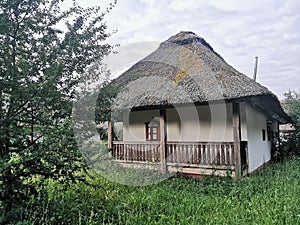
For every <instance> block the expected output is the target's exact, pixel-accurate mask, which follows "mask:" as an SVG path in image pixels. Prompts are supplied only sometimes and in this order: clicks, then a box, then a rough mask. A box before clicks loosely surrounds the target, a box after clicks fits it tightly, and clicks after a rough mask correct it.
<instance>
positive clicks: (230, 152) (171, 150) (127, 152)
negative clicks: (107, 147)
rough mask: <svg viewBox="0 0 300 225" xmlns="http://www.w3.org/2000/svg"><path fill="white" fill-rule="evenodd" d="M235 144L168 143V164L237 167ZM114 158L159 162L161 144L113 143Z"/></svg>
mask: <svg viewBox="0 0 300 225" xmlns="http://www.w3.org/2000/svg"><path fill="white" fill-rule="evenodd" d="M233 146H234V144H233V142H214V143H206V142H170V141H169V142H167V144H166V160H167V163H168V164H187V165H220V166H233V165H235V155H234V147H233ZM112 156H113V158H115V159H116V160H124V161H138V162H159V161H160V143H159V142H119V141H118V142H116V141H115V142H113V148H112Z"/></svg>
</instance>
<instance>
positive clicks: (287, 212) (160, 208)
mask: <svg viewBox="0 0 300 225" xmlns="http://www.w3.org/2000/svg"><path fill="white" fill-rule="evenodd" d="M94 176H95V177H94V179H91V183H92V184H93V185H94V187H92V186H87V185H85V184H83V183H79V184H74V185H71V186H68V187H66V186H63V185H61V184H57V183H55V182H50V181H49V183H48V184H47V186H46V191H47V193H48V196H49V197H48V198H46V197H43V195H42V194H41V196H40V197H39V198H36V199H34V200H33V202H32V203H29V204H28V208H27V209H26V210H25V211H24V212H22V214H23V218H24V219H23V221H27V222H23V223H20V224H33V223H35V224H130V225H134V224H138V225H143V224H145V225H146V224H197V225H198V224H214V225H215V224H293V225H294V224H300V159H290V160H287V161H285V162H283V163H277V164H271V165H269V166H267V167H266V168H264V169H263V170H261V171H260V172H259V173H257V174H255V175H253V176H251V177H247V178H243V179H242V180H239V181H237V180H232V179H230V178H217V177H211V178H203V179H193V178H183V177H175V178H171V179H169V180H166V181H164V182H161V183H159V184H155V185H150V186H144V187H132V186H125V185H120V184H117V183H112V182H110V181H107V180H105V179H104V178H102V177H101V176H99V175H94ZM41 193H42V192H41ZM33 203H34V205H33Z"/></svg>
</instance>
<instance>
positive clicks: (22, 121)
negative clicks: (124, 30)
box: [0, 0, 116, 221]
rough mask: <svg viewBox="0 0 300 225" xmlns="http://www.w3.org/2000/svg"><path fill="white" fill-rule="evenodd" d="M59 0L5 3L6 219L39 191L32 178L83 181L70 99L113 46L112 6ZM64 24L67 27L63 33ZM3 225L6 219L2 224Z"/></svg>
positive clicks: (1, 99)
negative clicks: (103, 7) (63, 6)
mask: <svg viewBox="0 0 300 225" xmlns="http://www.w3.org/2000/svg"><path fill="white" fill-rule="evenodd" d="M61 2H62V1H61V0H1V1H0V128H1V129H0V200H1V203H0V208H2V212H3V213H2V216H3V218H6V219H4V220H6V221H8V220H9V217H10V216H11V215H13V210H14V209H15V208H17V207H18V206H19V205H22V203H23V202H24V201H26V199H27V197H28V196H30V195H31V194H33V193H34V192H35V188H34V186H32V185H31V182H30V180H31V179H33V178H38V179H39V180H41V181H42V180H43V179H45V178H53V179H59V180H60V181H63V182H68V181H73V182H75V181H77V180H79V179H81V177H80V176H78V175H76V173H75V172H76V171H78V170H81V169H84V168H85V163H84V160H83V159H82V157H81V156H80V153H79V152H78V149H77V146H76V143H75V140H74V136H73V134H72V118H71V112H72V101H73V100H74V98H75V97H76V86H77V85H78V84H79V82H81V80H82V79H83V78H84V79H88V80H90V81H92V80H93V79H97V77H98V76H99V74H93V73H84V72H85V70H86V68H87V67H88V66H90V65H92V64H93V62H95V61H98V62H99V61H101V59H102V58H103V56H105V55H107V54H108V53H109V52H110V50H111V49H112V47H111V46H110V45H108V44H105V43H104V41H105V40H106V39H107V38H108V37H109V36H110V35H111V34H109V33H107V31H106V29H107V26H106V24H105V23H104V22H103V19H104V16H105V15H106V14H107V13H108V12H109V11H110V9H111V8H112V7H113V6H114V5H115V3H116V2H114V3H111V4H110V8H108V9H106V10H104V12H102V11H101V9H100V7H90V8H82V7H80V6H79V5H78V4H77V3H76V0H73V1H72V2H73V6H72V7H71V8H69V9H67V10H62V9H61V6H60V4H61ZM62 24H65V25H66V26H65V28H60V27H62ZM4 220H3V221H4Z"/></svg>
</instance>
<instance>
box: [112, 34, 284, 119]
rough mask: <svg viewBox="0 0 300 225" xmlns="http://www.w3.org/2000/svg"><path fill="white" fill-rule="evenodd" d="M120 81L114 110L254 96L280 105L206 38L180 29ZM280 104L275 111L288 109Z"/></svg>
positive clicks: (273, 96) (122, 76)
mask: <svg viewBox="0 0 300 225" xmlns="http://www.w3.org/2000/svg"><path fill="white" fill-rule="evenodd" d="M114 82H115V83H116V84H117V85H120V86H122V87H123V88H122V91H121V92H120V93H119V94H118V96H117V98H116V100H115V102H114V104H113V109H131V108H136V107H145V106H161V105H164V106H168V105H170V106H171V105H177V104H187V103H203V102H213V101H220V100H234V99H235V100H236V99H242V98H248V97H254V96H269V97H270V99H271V101H275V102H276V104H277V102H278V104H279V101H278V99H277V98H276V96H275V95H273V94H272V93H271V92H270V91H269V90H268V89H267V88H266V87H263V86H262V85H260V84H259V83H257V82H255V81H254V80H252V79H250V78H249V77H247V76H246V75H244V74H242V73H240V72H238V71H237V70H235V69H234V68H233V67H231V66H230V65H228V64H227V63H226V62H225V60H224V59H223V58H222V57H221V56H220V55H219V54H217V53H216V52H215V51H214V50H213V48H212V47H211V46H210V45H209V44H208V43H207V42H206V41H205V40H204V39H203V38H201V37H199V36H197V35H196V34H194V33H192V32H180V33H178V34H176V35H174V36H172V37H170V38H169V39H168V40H167V41H165V42H162V43H161V44H160V46H159V48H158V49H157V50H156V51H154V52H153V53H152V54H150V55H149V56H147V57H146V58H144V59H143V60H141V61H139V62H138V63H136V64H135V65H134V66H132V67H131V68H130V69H129V70H127V71H126V72H125V73H123V74H122V75H121V76H120V77H118V78H117V79H116V80H114ZM277 108H278V109H276V110H275V111H278V110H279V111H280V110H281V111H282V109H281V107H280V105H279V106H277ZM262 110H263V109H262ZM277 114H278V113H277ZM280 114H281V116H282V115H284V114H282V113H281V112H280ZM281 116H280V117H281Z"/></svg>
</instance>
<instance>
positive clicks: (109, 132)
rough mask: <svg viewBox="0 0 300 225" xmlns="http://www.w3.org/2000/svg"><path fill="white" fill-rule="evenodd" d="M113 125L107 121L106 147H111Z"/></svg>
mask: <svg viewBox="0 0 300 225" xmlns="http://www.w3.org/2000/svg"><path fill="white" fill-rule="evenodd" d="M113 127H114V124H113V122H112V121H109V122H108V129H107V146H108V148H112V147H113Z"/></svg>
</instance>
